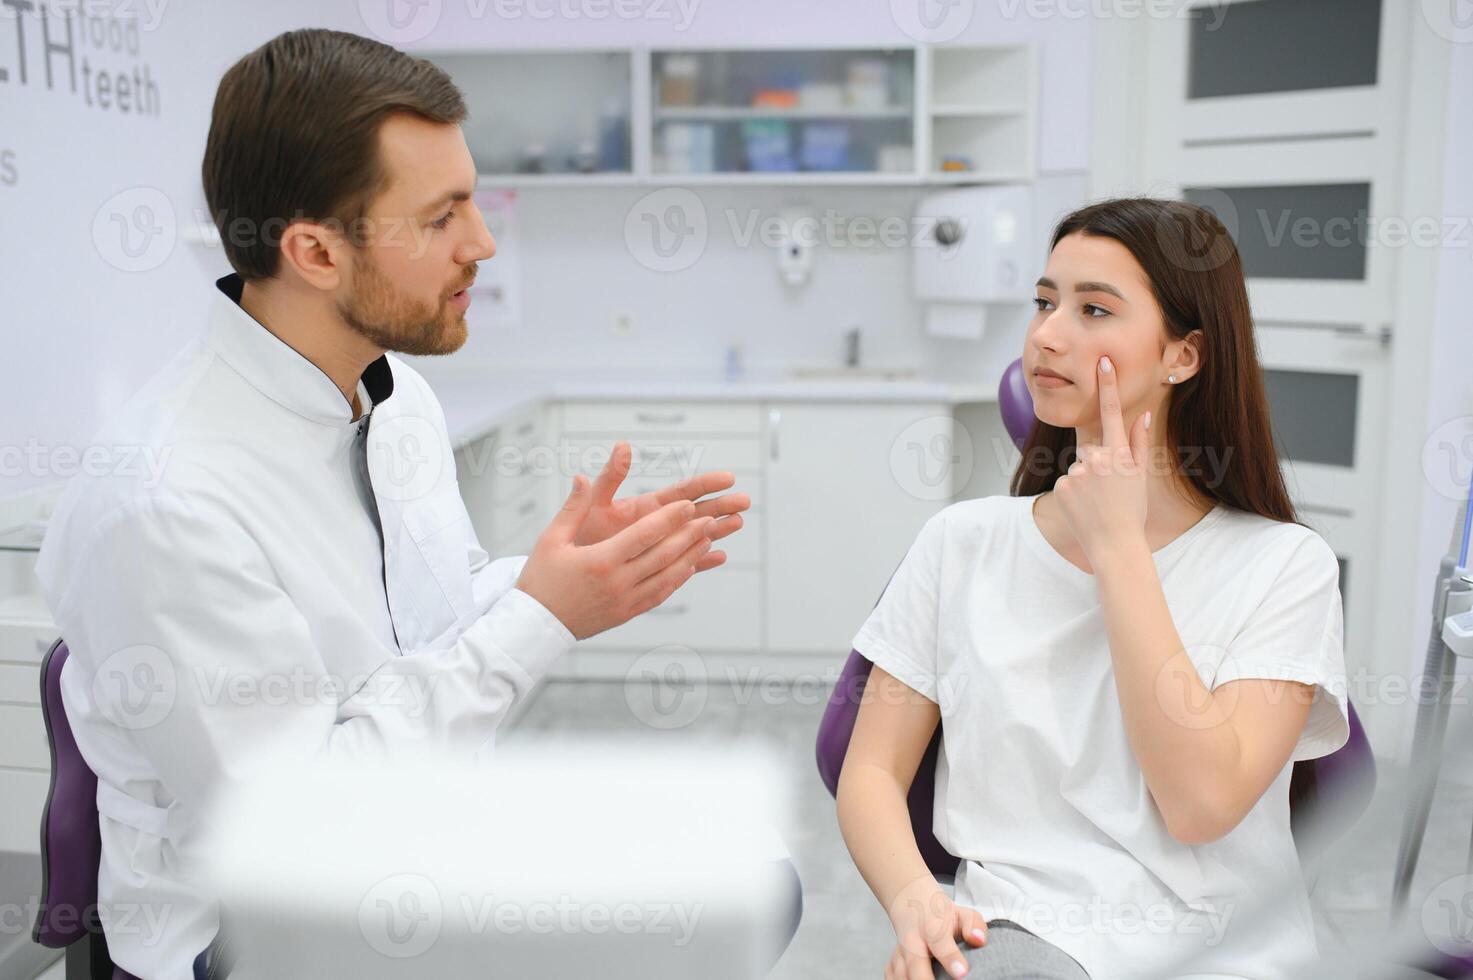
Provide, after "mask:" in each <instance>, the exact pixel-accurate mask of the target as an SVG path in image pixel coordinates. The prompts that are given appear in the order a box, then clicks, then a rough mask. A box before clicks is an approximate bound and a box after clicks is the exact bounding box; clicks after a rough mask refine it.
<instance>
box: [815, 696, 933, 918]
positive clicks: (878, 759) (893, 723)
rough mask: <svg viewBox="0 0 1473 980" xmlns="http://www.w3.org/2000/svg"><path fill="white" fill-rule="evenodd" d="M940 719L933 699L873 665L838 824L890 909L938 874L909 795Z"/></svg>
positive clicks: (842, 785)
mask: <svg viewBox="0 0 1473 980" xmlns="http://www.w3.org/2000/svg"><path fill="white" fill-rule="evenodd" d="M940 723H941V710H940V708H938V707H937V706H936V703H935V702H934V701H931V700H929V699H927V698H925V697H923V696H922V695H920V694H917V693H916V692H915V691H913V690H911V689H910V688H909V687H907V686H905V685H904V684H902V683H900V681H898V680H896V679H895V678H894V677H892V676H891V675H890V674H888V673H887V672H886V671H885V670H884V669H883V668H881V667H875V668H874V669H873V671H871V673H870V675H869V683H868V684H867V686H866V687H865V691H864V698H863V701H862V702H861V704H860V706H859V716H858V718H857V719H856V720H855V722H854V734H853V735H852V736H850V739H849V751H848V753H847V754H846V755H845V756H844V768H843V770H842V771H841V772H840V775H839V792H838V802H839V829H840V830H841V831H842V832H843V834H844V843H845V845H846V846H847V847H848V848H849V853H850V854H851V855H852V856H853V857H854V863H855V865H857V866H858V868H859V873H860V874H861V875H863V876H864V880H865V882H866V883H867V884H868V885H869V887H870V891H872V892H874V893H875V898H877V899H879V901H880V904H881V905H882V906H884V908H885V910H886V912H889V911H891V910H892V909H893V908H894V907H895V902H896V899H898V898H899V897H900V896H901V893H902V892H903V891H905V890H906V889H907V888H911V887H913V886H914V883H915V882H916V880H917V879H931V878H932V875H931V871H930V869H929V868H927V867H926V861H925V859H924V858H922V857H921V851H920V848H919V847H918V846H917V845H916V839H915V833H914V832H913V831H912V830H911V827H910V810H909V809H908V808H907V807H906V803H905V799H906V795H907V794H908V793H909V792H910V784H911V781H912V780H914V779H915V774H916V768H917V767H918V766H919V765H920V763H921V756H922V755H924V754H925V751H926V746H927V745H929V744H930V742H931V736H932V735H933V734H934V733H935V731H936V726H937V725H938V724H940Z"/></svg>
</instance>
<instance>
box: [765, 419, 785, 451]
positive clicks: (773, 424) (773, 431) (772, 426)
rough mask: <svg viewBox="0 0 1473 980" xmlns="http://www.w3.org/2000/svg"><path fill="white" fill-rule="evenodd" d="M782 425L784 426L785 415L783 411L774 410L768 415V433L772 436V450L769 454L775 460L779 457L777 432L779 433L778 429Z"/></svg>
mask: <svg viewBox="0 0 1473 980" xmlns="http://www.w3.org/2000/svg"><path fill="white" fill-rule="evenodd" d="M782 424H783V413H782V410H781V409H778V408H774V409H773V410H772V411H770V412H768V413H767V431H768V433H769V434H770V435H771V438H772V448H771V450H769V454H770V455H771V457H772V458H773V459H777V455H778V451H777V432H778V428H779V427H780V426H781V425H782Z"/></svg>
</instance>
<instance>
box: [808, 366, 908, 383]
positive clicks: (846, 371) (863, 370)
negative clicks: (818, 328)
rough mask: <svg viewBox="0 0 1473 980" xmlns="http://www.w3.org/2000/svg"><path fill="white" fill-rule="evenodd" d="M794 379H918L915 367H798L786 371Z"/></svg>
mask: <svg viewBox="0 0 1473 980" xmlns="http://www.w3.org/2000/svg"><path fill="white" fill-rule="evenodd" d="M788 377H790V378H792V379H794V380H796V381H918V380H920V372H918V371H917V370H916V369H915V368H881V367H798V368H793V369H792V370H790V371H789V372H788Z"/></svg>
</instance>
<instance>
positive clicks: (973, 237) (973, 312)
mask: <svg viewBox="0 0 1473 980" xmlns="http://www.w3.org/2000/svg"><path fill="white" fill-rule="evenodd" d="M916 231H917V235H918V237H917V240H916V247H915V248H914V249H913V250H912V253H913V255H914V286H915V292H916V298H917V299H918V300H920V301H921V302H922V303H923V304H925V318H926V329H927V331H928V332H930V333H932V334H935V335H937V336H944V337H967V338H973V339H975V338H980V337H981V336H982V334H983V331H984V330H985V329H986V325H987V309H986V307H987V305H988V304H995V303H1007V304H1016V303H1026V302H1028V301H1029V300H1030V299H1032V298H1033V286H1032V283H1031V281H1030V276H1029V275H1028V273H1029V271H1030V270H1031V269H1033V268H1034V267H1035V266H1036V265H1038V263H1039V257H1038V255H1037V254H1036V250H1035V248H1034V241H1033V239H1034V235H1033V231H1034V224H1033V188H1032V187H1031V186H1029V185H1027V184H1008V185H998V186H988V187H960V188H957V189H955V190H948V191H943V192H941V193H938V194H933V195H930V196H928V197H925V198H923V199H922V200H921V202H920V204H919V205H918V206H917V208H916Z"/></svg>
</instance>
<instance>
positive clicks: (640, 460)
mask: <svg viewBox="0 0 1473 980" xmlns="http://www.w3.org/2000/svg"><path fill="white" fill-rule="evenodd" d="M616 441H618V440H615V439H581V438H577V437H573V436H569V437H566V438H565V440H564V445H563V447H562V448H563V453H562V454H561V455H562V457H563V458H562V459H561V460H559V465H567V466H571V467H573V472H572V473H567V474H564V476H566V477H567V478H569V479H571V478H572V476H573V474H574V473H586V474H587V475H588V476H590V477H593V476H596V475H598V473H599V471H601V470H602V469H603V467H604V464H605V463H607V462H608V459H609V454H610V453H611V452H612V451H613V449H614V443H615V442H616ZM629 446H630V449H631V450H633V454H634V455H633V462H632V463H631V465H630V469H629V476H628V477H626V478H625V479H626V482H629V481H634V482H635V483H638V484H641V485H647V484H649V483H650V482H651V481H657V485H658V486H661V487H663V486H668V485H669V484H671V483H674V482H676V481H677V480H682V479H684V478H686V477H688V476H695V475H696V474H697V473H705V472H707V471H708V470H731V471H732V472H734V473H760V472H761V470H762V444H761V441H760V440H758V439H754V438H752V437H750V436H695V437H689V436H675V437H671V438H668V439H666V438H660V437H658V436H643V437H640V438H636V439H630V440H629Z"/></svg>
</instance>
